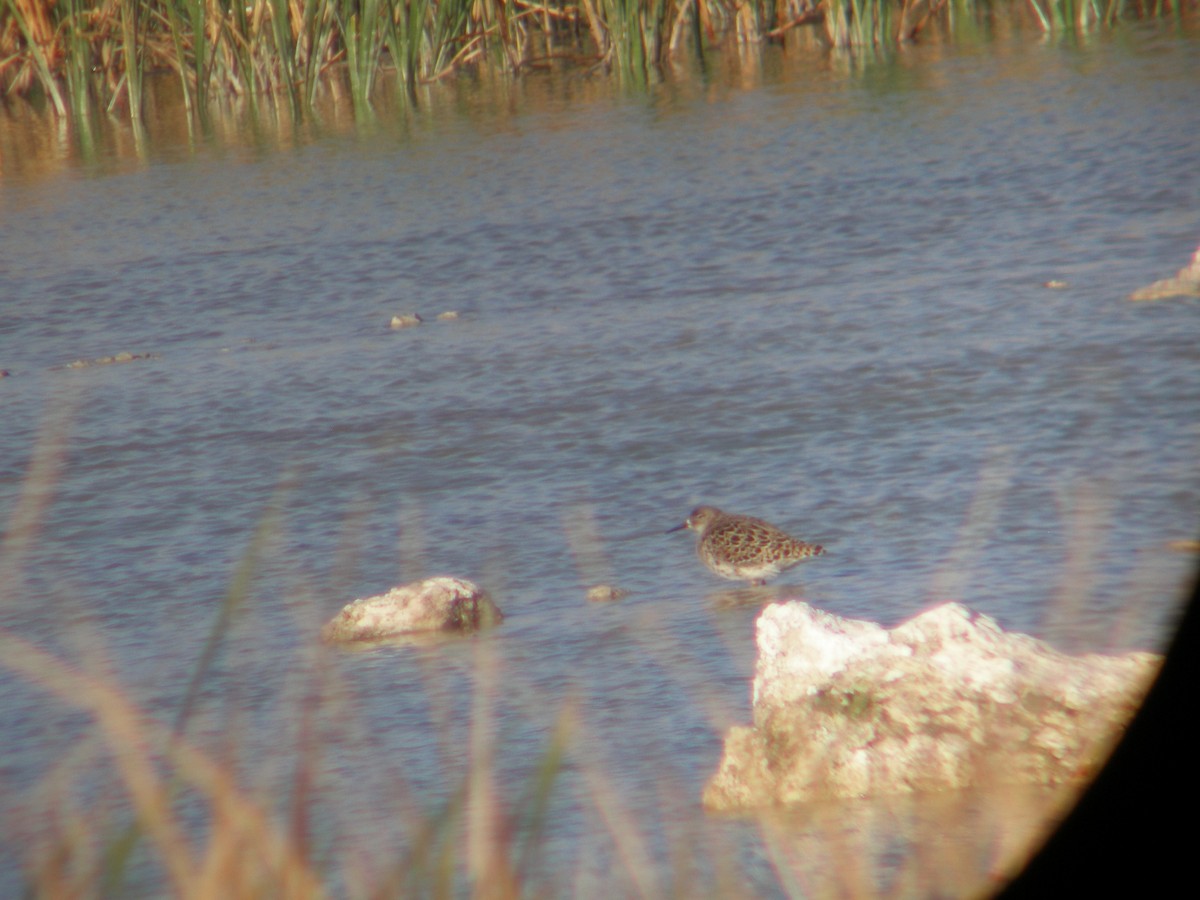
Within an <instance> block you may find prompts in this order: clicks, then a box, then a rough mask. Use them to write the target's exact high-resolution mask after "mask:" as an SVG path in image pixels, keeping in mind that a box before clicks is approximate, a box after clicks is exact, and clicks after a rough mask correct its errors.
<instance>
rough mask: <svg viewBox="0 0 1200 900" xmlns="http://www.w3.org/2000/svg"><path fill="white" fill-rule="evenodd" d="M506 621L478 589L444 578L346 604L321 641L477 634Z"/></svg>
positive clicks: (472, 584)
mask: <svg viewBox="0 0 1200 900" xmlns="http://www.w3.org/2000/svg"><path fill="white" fill-rule="evenodd" d="M502 618H504V617H503V615H502V614H501V612H500V610H499V608H498V607H497V606H496V605H495V604H494V603H493V602H492V601H491V598H489V597H488V595H487V594H486V593H485V592H484V591H483V590H481V589H480V588H479V586H478V585H476V584H474V583H472V582H470V581H466V580H464V579H462V578H451V577H449V576H446V575H440V576H438V577H436V578H426V579H425V580H424V581H415V582H413V583H412V584H404V585H400V586H398V587H394V588H392V589H391V590H390V591H388V592H387V593H386V594H380V595H378V596H376V597H364V598H362V599H361V600H355V601H354V602H353V603H348V604H346V606H344V607H343V608H342V611H341V612H340V613H338V614H337V615H336V616H334V617H333V618H332V619H330V620H329V622H327V623H326V625H325V627H324V628H323V629H321V637H322V638H323V639H324V640H326V641H368V640H378V639H380V638H387V637H393V636H395V635H400V634H409V633H411V632H416V631H474V630H476V629H478V628H483V627H486V626H488V625H493V624H495V623H497V622H499V621H500V620H501V619H502Z"/></svg>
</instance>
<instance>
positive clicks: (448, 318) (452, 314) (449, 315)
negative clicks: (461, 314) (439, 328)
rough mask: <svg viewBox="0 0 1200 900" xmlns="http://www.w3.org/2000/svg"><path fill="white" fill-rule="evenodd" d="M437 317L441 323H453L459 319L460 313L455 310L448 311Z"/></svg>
mask: <svg viewBox="0 0 1200 900" xmlns="http://www.w3.org/2000/svg"><path fill="white" fill-rule="evenodd" d="M437 317H438V321H441V322H453V321H454V320H455V319H457V318H458V313H457V312H456V311H455V310H453V309H448V310H446V311H445V312H440V313H438V314H437Z"/></svg>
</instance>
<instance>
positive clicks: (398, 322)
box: [391, 313, 425, 328]
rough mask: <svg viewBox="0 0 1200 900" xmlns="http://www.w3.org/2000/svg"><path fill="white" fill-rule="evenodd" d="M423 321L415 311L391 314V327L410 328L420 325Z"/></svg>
mask: <svg viewBox="0 0 1200 900" xmlns="http://www.w3.org/2000/svg"><path fill="white" fill-rule="evenodd" d="M424 321H425V320H424V319H422V318H421V317H420V316H418V315H417V314H416V313H404V314H403V315H399V316H392V322H391V327H392V328H412V327H414V326H416V325H420V324H421V323H422V322H424Z"/></svg>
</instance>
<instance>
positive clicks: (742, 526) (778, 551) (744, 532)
mask: <svg viewBox="0 0 1200 900" xmlns="http://www.w3.org/2000/svg"><path fill="white" fill-rule="evenodd" d="M684 528H690V529H691V530H692V531H694V532H696V534H697V535H698V536H699V540H698V541H697V542H696V555H697V556H699V557H700V560H701V562H703V563H704V564H705V565H706V566H708V568H709V569H710V570H712V572H714V573H715V574H717V575H720V576H721V577H722V578H728V579H729V580H731V581H749V582H750V583H751V584H766V583H767V579H768V578H774V577H775V576H776V575H778V574H779V573H780V572H783V571H784V570H786V569H790V568H791V567H792V566H794V565H797V564H798V563H802V562H804V561H805V560H808V559H812V558H813V557H814V556H820V555H821V554H823V553H824V552H825V548H823V547H822V546H820V545H819V544H809V543H806V542H804V541H801V540H797V539H796V538H794V537H792V536H791V535H790V534H787V533H786V532H783V531H780V530H779V529H778V528H776V527H775V526H774V525H772V524H770V523H769V522H764V521H763V520H762V519H755V518H754V517H752V516H738V515H733V514H732V513H725V512H721V510H719V509H717V508H716V507H714V506H697V507H696V508H695V509H693V510H692V513H691V515H690V516H688V517H687V519H686V520H685V521H684V522H683V524H682V525H676V526H675V527H674V528H672V529H670V530H668V532H667V533H668V534H670V533H671V532H672V531H679V530H681V529H684Z"/></svg>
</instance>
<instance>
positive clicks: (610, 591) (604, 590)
mask: <svg viewBox="0 0 1200 900" xmlns="http://www.w3.org/2000/svg"><path fill="white" fill-rule="evenodd" d="M628 596H629V591H627V590H625V588H620V587H615V586H613V585H611V584H597V585H595V586H593V587H590V588H588V591H587V598H588V600H589V601H591V602H592V603H610V602H612V601H613V600H622V599H624V598H625V597H628Z"/></svg>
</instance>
